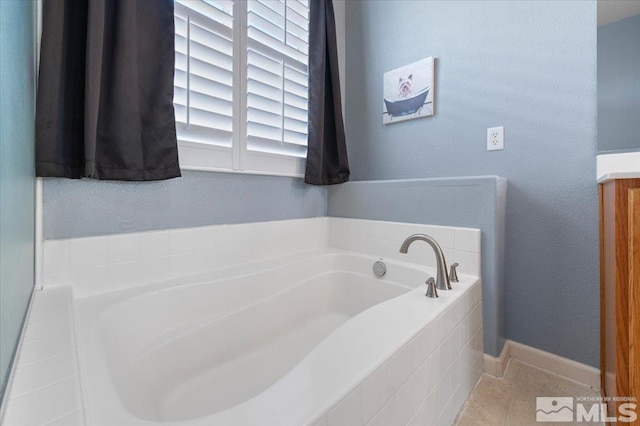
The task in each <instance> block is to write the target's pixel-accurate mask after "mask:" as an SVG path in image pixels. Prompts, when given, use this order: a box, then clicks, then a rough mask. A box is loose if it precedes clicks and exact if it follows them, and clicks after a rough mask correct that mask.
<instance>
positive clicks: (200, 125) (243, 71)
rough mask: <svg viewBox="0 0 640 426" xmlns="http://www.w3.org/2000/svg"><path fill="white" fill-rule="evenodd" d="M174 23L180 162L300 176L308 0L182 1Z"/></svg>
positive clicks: (303, 155)
mask: <svg viewBox="0 0 640 426" xmlns="http://www.w3.org/2000/svg"><path fill="white" fill-rule="evenodd" d="M175 23H176V69H175V95H174V107H175V111H176V127H177V132H178V147H179V150H180V163H181V166H182V167H184V168H186V169H199V170H227V171H237V172H247V173H262V174H277V175H288V176H291V175H295V176H299V175H302V174H303V172H304V160H305V158H306V154H307V104H308V59H309V56H308V50H309V44H308V39H309V30H308V28H309V4H308V0H248V1H244V0H243V1H232V0H176V2H175Z"/></svg>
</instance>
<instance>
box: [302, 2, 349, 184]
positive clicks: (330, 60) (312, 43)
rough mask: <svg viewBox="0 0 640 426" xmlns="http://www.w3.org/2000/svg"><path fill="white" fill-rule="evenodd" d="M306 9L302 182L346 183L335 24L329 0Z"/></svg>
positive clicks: (345, 149) (345, 156)
mask: <svg viewBox="0 0 640 426" xmlns="http://www.w3.org/2000/svg"><path fill="white" fill-rule="evenodd" d="M309 7H310V10H309V19H310V21H309V149H308V152H307V166H306V172H305V177H304V181H305V182H306V183H309V184H312V185H333V184H337V183H343V182H347V181H348V180H349V159H348V158H347V146H346V142H345V135H344V123H343V121H342V105H341V101H340V79H339V77H338V47H337V40H336V22H335V18H334V15H333V2H332V0H311V2H310V5H309Z"/></svg>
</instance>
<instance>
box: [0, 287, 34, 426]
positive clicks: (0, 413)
mask: <svg viewBox="0 0 640 426" xmlns="http://www.w3.org/2000/svg"><path fill="white" fill-rule="evenodd" d="M34 290H35V289H34ZM35 296H36V293H35V291H32V292H31V296H29V303H28V304H27V310H26V312H25V315H24V321H23V322H22V328H21V330H20V337H19V338H18V345H17V347H16V352H15V354H14V355H13V360H12V361H11V370H10V371H9V376H8V378H7V386H6V387H5V389H4V394H3V395H2V399H0V425H2V424H3V422H4V416H5V414H6V411H7V406H8V405H9V395H11V386H12V385H13V379H14V377H15V374H16V370H17V369H18V359H19V358H20V352H21V351H22V345H23V343H24V337H25V335H26V331H27V324H28V322H29V317H30V316H31V308H32V307H33V301H34V300H35Z"/></svg>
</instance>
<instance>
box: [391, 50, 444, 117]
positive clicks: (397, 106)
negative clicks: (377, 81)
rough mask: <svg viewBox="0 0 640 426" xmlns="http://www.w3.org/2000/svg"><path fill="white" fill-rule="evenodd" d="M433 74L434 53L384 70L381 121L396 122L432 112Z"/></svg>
mask: <svg viewBox="0 0 640 426" xmlns="http://www.w3.org/2000/svg"><path fill="white" fill-rule="evenodd" d="M434 74H435V73H434V59H433V56H430V57H428V58H425V59H421V60H419V61H417V62H414V63H412V64H409V65H405V66H403V67H400V68H396V69H394V70H391V71H388V72H386V73H384V76H383V89H382V94H383V100H382V122H383V123H384V124H393V123H399V122H402V121H407V120H413V119H415V118H425V117H430V116H432V115H433V114H434V109H433V97H434Z"/></svg>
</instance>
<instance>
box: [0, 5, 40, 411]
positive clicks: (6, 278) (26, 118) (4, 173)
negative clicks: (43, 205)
mask: <svg viewBox="0 0 640 426" xmlns="http://www.w3.org/2000/svg"><path fill="white" fill-rule="evenodd" d="M33 8H34V2H30V1H0V399H1V398H2V394H3V393H4V389H5V386H6V384H7V376H8V373H9V369H10V367H11V363H12V360H13V356H14V352H15V348H16V345H17V343H18V338H19V337H20V330H21V328H22V322H23V321H24V316H25V313H26V309H27V304H28V302H29V297H30V296H31V291H32V289H33V285H34V260H33V258H34V214H35V213H34V211H35V208H34V191H35V178H34V140H35V128H34V123H35V107H34V96H35V77H34V70H35V44H34V16H35V15H34V10H33Z"/></svg>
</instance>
